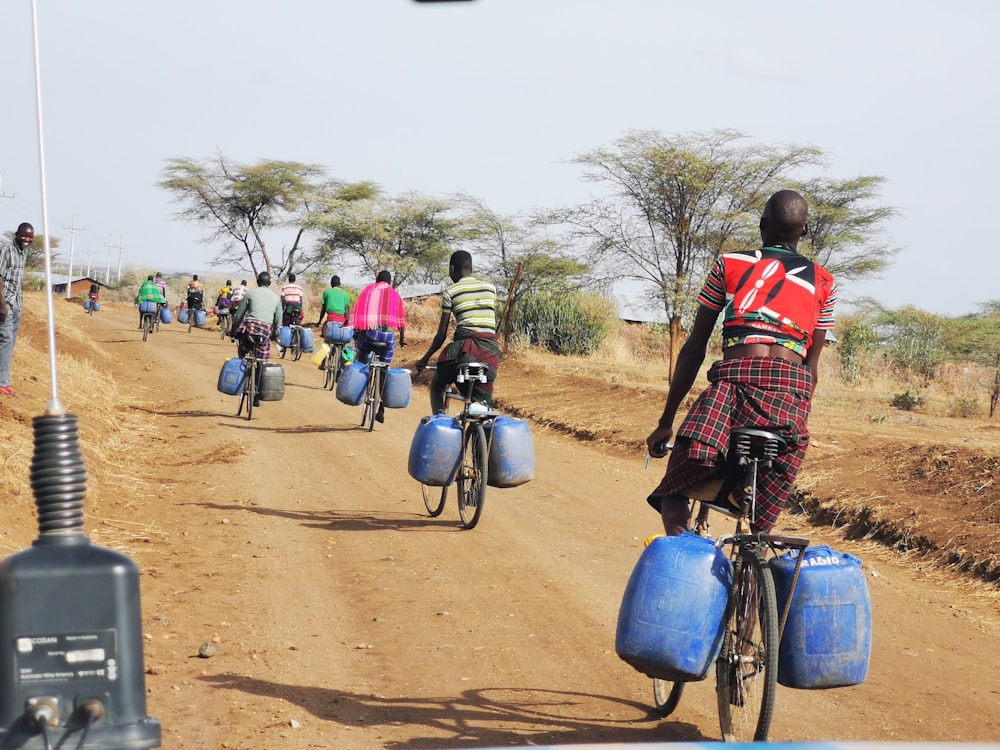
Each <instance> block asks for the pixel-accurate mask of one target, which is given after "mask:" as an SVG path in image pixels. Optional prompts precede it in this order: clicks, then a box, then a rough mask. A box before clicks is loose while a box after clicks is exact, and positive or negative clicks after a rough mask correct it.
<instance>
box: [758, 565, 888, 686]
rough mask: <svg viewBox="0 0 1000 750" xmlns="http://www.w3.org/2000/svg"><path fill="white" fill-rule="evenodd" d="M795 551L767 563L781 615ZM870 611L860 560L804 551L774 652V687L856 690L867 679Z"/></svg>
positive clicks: (793, 566) (870, 633)
mask: <svg viewBox="0 0 1000 750" xmlns="http://www.w3.org/2000/svg"><path fill="white" fill-rule="evenodd" d="M795 555H796V553H795V552H789V553H787V554H785V555H781V556H780V557H776V558H773V559H772V560H771V561H770V562H769V563H768V564H769V565H770V567H771V574H772V576H773V578H774V588H775V592H776V593H777V596H778V612H779V613H780V612H782V611H784V607H785V602H786V601H787V600H788V590H789V588H791V583H792V575H793V573H794V571H795ZM871 645H872V611H871V601H870V599H869V597H868V582H867V581H866V580H865V574H864V572H863V571H862V570H861V560H859V559H858V558H856V557H854V556H853V555H849V554H847V553H846V552H835V551H833V550H831V549H830V548H829V547H827V546H826V545H821V546H817V547H807V548H806V550H805V552H804V557H803V559H802V569H801V570H800V571H799V580H798V582H797V583H796V584H795V596H794V597H792V606H791V609H790V610H789V613H788V622H787V623H786V624H785V631H784V633H783V634H782V636H781V644H780V647H779V648H778V682H779V683H781V684H782V685H784V686H786V687H791V688H804V689H817V688H832V687H843V686H846V685H857V684H859V683H862V682H864V681H865V678H866V677H867V676H868V660H869V658H870V656H871Z"/></svg>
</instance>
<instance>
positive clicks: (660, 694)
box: [653, 677, 687, 718]
mask: <svg viewBox="0 0 1000 750" xmlns="http://www.w3.org/2000/svg"><path fill="white" fill-rule="evenodd" d="M685 684H687V683H684V682H680V681H678V682H671V681H670V680H661V679H659V678H658V677H654V678H653V703H654V704H655V705H656V713H658V714H659V715H660V716H662V717H664V718H666V717H667V716H670V714H672V713H673V712H674V709H675V708H677V704H678V703H680V701H681V694H683V692H684V685H685Z"/></svg>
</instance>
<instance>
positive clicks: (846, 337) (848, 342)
mask: <svg viewBox="0 0 1000 750" xmlns="http://www.w3.org/2000/svg"><path fill="white" fill-rule="evenodd" d="M876 346H878V334H877V333H875V329H874V328H872V326H871V325H870V324H868V323H865V322H860V321H859V322H856V323H851V324H850V325H849V326H847V328H846V329H845V330H844V332H843V334H842V336H841V340H840V379H841V380H842V381H843V382H844V383H847V384H848V385H854V384H855V383H857V382H858V381H860V380H861V376H862V374H863V373H864V365H865V363H866V362H867V360H868V358H869V357H870V355H871V353H872V352H873V351H874V350H875V347H876Z"/></svg>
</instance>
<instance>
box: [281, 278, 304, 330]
mask: <svg viewBox="0 0 1000 750" xmlns="http://www.w3.org/2000/svg"><path fill="white" fill-rule="evenodd" d="M303 295H304V292H303V291H302V287H300V286H299V285H298V284H296V283H295V274H294V273H290V274H288V282H287V283H285V284H284V285H283V286H282V287H281V309H282V314H281V325H283V326H287V325H296V326H299V325H302V297H303Z"/></svg>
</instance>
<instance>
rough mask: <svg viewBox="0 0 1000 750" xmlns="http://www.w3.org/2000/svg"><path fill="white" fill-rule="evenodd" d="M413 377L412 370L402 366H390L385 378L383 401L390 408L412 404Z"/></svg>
mask: <svg viewBox="0 0 1000 750" xmlns="http://www.w3.org/2000/svg"><path fill="white" fill-rule="evenodd" d="M412 386H413V379H412V378H411V377H410V371H409V370H404V369H403V368H401V367H390V368H389V370H388V375H386V380H385V390H384V391H383V392H382V401H383V403H384V404H385V405H386V406H387V407H388V408H390V409H405V408H406V407H407V406H409V405H410V391H411V390H412Z"/></svg>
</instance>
